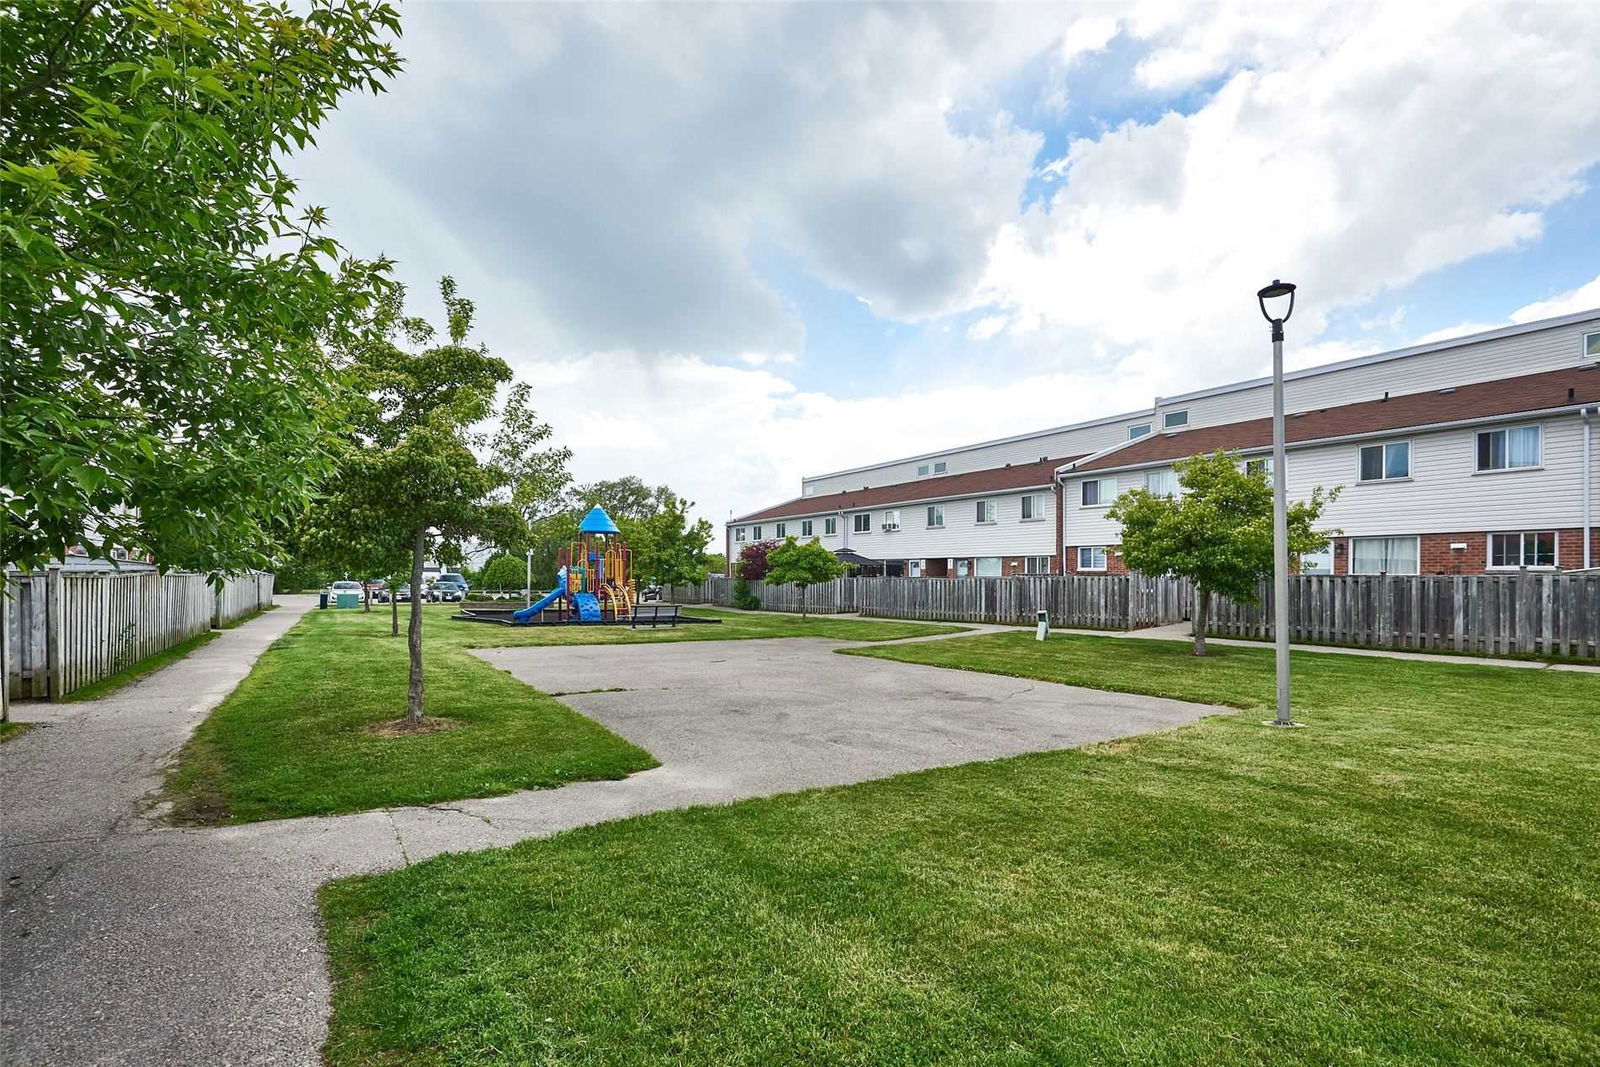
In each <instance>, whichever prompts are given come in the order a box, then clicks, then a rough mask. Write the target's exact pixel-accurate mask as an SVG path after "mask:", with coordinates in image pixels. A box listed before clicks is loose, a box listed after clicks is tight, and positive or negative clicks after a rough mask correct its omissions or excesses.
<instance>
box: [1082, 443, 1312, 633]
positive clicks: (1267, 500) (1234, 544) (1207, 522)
mask: <svg viewBox="0 0 1600 1067" xmlns="http://www.w3.org/2000/svg"><path fill="white" fill-rule="evenodd" d="M1173 466H1174V467H1175V468H1176V469H1177V472H1178V484H1179V485H1180V486H1181V487H1182V492H1180V493H1179V494H1178V495H1177V496H1170V497H1169V496H1161V495H1159V494H1156V493H1152V492H1150V491H1149V490H1147V489H1144V488H1142V487H1141V488H1137V489H1132V490H1129V491H1128V492H1127V493H1124V494H1123V495H1122V496H1120V497H1118V498H1117V501H1116V503H1115V504H1113V505H1112V506H1111V508H1110V509H1109V510H1108V511H1107V512H1106V514H1107V516H1109V517H1110V518H1112V519H1115V520H1116V521H1118V522H1120V523H1121V524H1122V547H1121V553H1122V558H1123V560H1124V562H1126V563H1127V565H1128V567H1129V568H1130V569H1132V570H1136V571H1139V572H1140V573H1142V574H1152V575H1161V574H1172V575H1177V576H1179V577H1183V578H1188V579H1189V580H1190V581H1191V582H1193V583H1194V590H1195V618H1194V654H1195V655H1197V656H1203V655H1205V654H1206V624H1207V621H1208V619H1209V618H1210V614H1211V596H1212V594H1213V593H1221V594H1223V595H1225V596H1230V597H1233V598H1234V599H1236V600H1245V601H1250V602H1254V601H1255V599H1256V591H1257V589H1258V588H1259V586H1260V583H1261V582H1262V581H1263V580H1265V579H1267V578H1270V577H1272V486H1271V485H1270V484H1268V481H1267V475H1266V472H1265V471H1264V470H1257V471H1254V472H1251V471H1246V470H1244V469H1242V468H1241V467H1240V465H1239V460H1238V457H1237V456H1235V455H1232V454H1229V453H1226V452H1217V453H1215V454H1214V455H1209V456H1194V457H1192V458H1190V459H1186V460H1180V461H1179V462H1177V463H1175V464H1174V465H1173ZM1337 495H1338V490H1337V489H1334V490H1333V491H1332V492H1329V491H1325V490H1323V489H1322V488H1321V487H1318V488H1315V489H1313V490H1312V491H1311V498H1310V499H1309V500H1296V501H1291V502H1290V503H1289V508H1288V519H1289V555H1290V557H1291V558H1297V557H1299V556H1303V555H1305V554H1307V553H1309V552H1317V551H1320V550H1321V549H1323V548H1324V547H1326V546H1327V544H1328V537H1329V534H1330V532H1337V531H1319V530H1317V529H1316V528H1315V527H1316V524H1317V522H1318V520H1319V519H1320V518H1321V517H1322V511H1323V509H1324V508H1325V507H1326V506H1327V505H1328V504H1329V503H1330V502H1331V501H1332V500H1333V499H1334V497H1336V496H1337Z"/></svg>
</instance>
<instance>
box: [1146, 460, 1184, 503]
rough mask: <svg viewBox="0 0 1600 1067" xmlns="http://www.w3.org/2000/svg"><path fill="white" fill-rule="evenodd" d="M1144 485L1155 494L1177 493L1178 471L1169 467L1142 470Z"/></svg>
mask: <svg viewBox="0 0 1600 1067" xmlns="http://www.w3.org/2000/svg"><path fill="white" fill-rule="evenodd" d="M1144 487H1145V488H1146V489H1148V490H1150V492H1152V493H1154V494H1155V495H1156V496H1177V495H1178V472H1177V471H1175V470H1173V469H1172V468H1171V467H1167V468H1166V469H1165V470H1159V471H1145V472H1144Z"/></svg>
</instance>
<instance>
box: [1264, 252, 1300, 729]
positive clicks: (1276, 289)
mask: <svg viewBox="0 0 1600 1067" xmlns="http://www.w3.org/2000/svg"><path fill="white" fill-rule="evenodd" d="M1285 297H1287V298H1288V300H1289V303H1288V305H1287V306H1286V307H1283V314H1282V315H1276V314H1274V312H1275V311H1276V310H1278V307H1279V306H1281V305H1277V304H1276V303H1275V306H1274V308H1273V309H1272V310H1268V308H1267V301H1268V300H1272V301H1274V302H1277V301H1281V300H1282V299H1283V298H1285ZM1256 302H1257V303H1259V304H1260V305H1261V315H1262V317H1263V318H1265V319H1266V320H1267V321H1268V322H1269V323H1271V324H1272V632H1273V637H1274V642H1273V643H1274V645H1275V648H1276V652H1277V666H1278V710H1277V717H1276V718H1274V719H1268V720H1267V721H1265V722H1264V723H1262V725H1263V726H1301V725H1304V724H1302V723H1298V722H1295V721H1294V720H1293V719H1291V718H1290V717H1289V511H1288V502H1287V499H1286V498H1287V496H1288V493H1287V490H1286V488H1285V478H1286V477H1287V475H1288V469H1287V467H1288V465H1287V464H1286V463H1285V462H1284V458H1283V324H1284V323H1286V322H1288V321H1289V316H1290V315H1292V314H1294V284H1293V283H1292V282H1280V281H1279V280H1278V279H1276V278H1274V279H1272V284H1271V285H1268V286H1266V287H1264V288H1262V289H1261V290H1259V291H1258V292H1257V293H1256Z"/></svg>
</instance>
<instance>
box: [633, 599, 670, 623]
mask: <svg viewBox="0 0 1600 1067" xmlns="http://www.w3.org/2000/svg"><path fill="white" fill-rule="evenodd" d="M678 611H679V607H678V605H677V604H660V603H653V604H635V605H634V607H633V623H632V625H633V626H634V627H635V628H637V627H638V626H639V625H640V624H641V623H643V624H645V625H647V626H651V627H655V626H660V625H661V624H662V623H667V624H668V625H671V626H674V627H675V626H677V625H678Z"/></svg>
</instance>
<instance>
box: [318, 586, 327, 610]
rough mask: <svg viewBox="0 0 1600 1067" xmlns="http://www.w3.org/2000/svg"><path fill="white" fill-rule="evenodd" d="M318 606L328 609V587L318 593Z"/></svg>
mask: <svg viewBox="0 0 1600 1067" xmlns="http://www.w3.org/2000/svg"><path fill="white" fill-rule="evenodd" d="M317 607H319V608H322V609H324V610H326V609H327V607H328V591H327V590H326V589H324V590H323V591H322V592H320V593H318V594H317Z"/></svg>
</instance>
